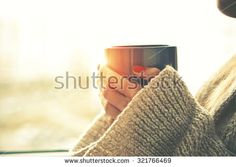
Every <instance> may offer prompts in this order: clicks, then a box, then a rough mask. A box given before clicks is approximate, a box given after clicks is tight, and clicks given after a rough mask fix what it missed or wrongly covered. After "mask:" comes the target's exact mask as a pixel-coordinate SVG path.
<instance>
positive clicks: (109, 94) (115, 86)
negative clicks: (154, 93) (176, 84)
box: [99, 65, 160, 118]
mask: <svg viewBox="0 0 236 167" xmlns="http://www.w3.org/2000/svg"><path fill="white" fill-rule="evenodd" d="M99 72H100V74H102V75H103V76H104V77H103V81H102V83H103V84H101V81H99V86H100V94H99V96H100V100H101V103H102V105H103V107H104V110H105V112H106V113H107V114H108V115H110V116H111V117H112V118H116V116H117V115H119V114H120V113H121V112H122V111H123V110H124V108H125V107H126V106H127V105H128V103H129V102H130V101H131V100H132V98H133V97H134V96H135V94H136V93H137V92H138V91H139V90H140V89H141V88H142V87H141V86H140V85H139V84H134V83H132V82H131V81H130V80H129V79H128V78H125V77H123V76H122V75H120V74H118V73H116V72H115V71H113V70H111V69H110V68H109V67H108V66H106V65H104V66H101V67H100V68H99ZM159 72H160V70H159V69H157V68H144V67H141V66H138V67H137V66H135V67H133V73H134V74H135V75H136V76H138V77H140V76H141V74H142V76H145V77H147V78H153V77H155V76H156V75H158V74H159ZM111 78H112V80H111ZM115 78H116V79H115ZM115 81H116V82H115Z"/></svg>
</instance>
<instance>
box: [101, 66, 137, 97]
mask: <svg viewBox="0 0 236 167" xmlns="http://www.w3.org/2000/svg"><path fill="white" fill-rule="evenodd" d="M99 71H100V78H101V84H102V85H103V86H104V85H105V87H108V88H110V89H114V90H117V91H118V92H120V93H121V94H123V95H125V96H128V97H131V98H132V97H133V96H134V95H135V94H136V93H137V92H138V91H139V90H140V89H141V86H140V85H139V84H137V83H134V82H130V81H129V79H128V77H127V76H122V75H120V74H118V73H116V72H115V71H113V70H111V69H110V68H109V67H108V66H106V65H103V66H100V70H99Z"/></svg>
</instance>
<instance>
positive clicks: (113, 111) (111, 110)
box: [100, 95, 121, 118]
mask: <svg viewBox="0 0 236 167" xmlns="http://www.w3.org/2000/svg"><path fill="white" fill-rule="evenodd" d="M100 99H101V103H102V106H103V108H104V110H105V112H106V114H107V115H109V116H111V117H112V118H116V117H117V115H119V114H120V112H121V111H120V110H118V109H117V108H116V107H115V106H113V105H112V104H110V103H109V102H108V101H107V100H106V99H105V98H104V97H103V96H102V95H101V96H100Z"/></svg>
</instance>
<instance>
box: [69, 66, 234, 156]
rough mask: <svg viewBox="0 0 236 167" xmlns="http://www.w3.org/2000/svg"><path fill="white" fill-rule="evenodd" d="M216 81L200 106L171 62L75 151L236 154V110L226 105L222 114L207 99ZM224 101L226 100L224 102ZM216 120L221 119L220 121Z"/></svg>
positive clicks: (230, 99) (202, 96)
mask: <svg viewBox="0 0 236 167" xmlns="http://www.w3.org/2000/svg"><path fill="white" fill-rule="evenodd" d="M210 83H212V82H208V83H206V84H205V85H204V86H203V87H204V88H203V89H202V93H198V95H197V96H196V99H198V100H199V102H200V104H201V105H200V104H199V103H198V102H197V100H195V98H194V97H193V96H192V95H191V94H190V93H189V91H188V89H187V87H186V85H185V84H184V82H183V81H182V79H181V77H180V76H179V75H178V73H177V72H176V71H175V70H174V69H173V68H172V67H169V66H167V67H166V68H165V69H164V70H163V71H162V72H161V73H160V74H159V75H158V76H157V77H155V78H154V79H153V80H152V81H151V82H150V83H149V84H148V85H147V86H145V87H144V88H143V89H142V90H141V91H139V92H138V93H137V94H136V96H135V97H134V98H133V99H132V101H131V102H130V103H129V105H128V106H127V107H126V108H125V109H124V111H122V113H121V114H120V115H119V116H118V118H117V119H116V120H115V121H114V122H113V121H112V120H111V119H110V118H109V117H108V116H107V115H102V116H100V118H99V119H98V120H97V121H96V122H95V124H94V125H93V126H92V127H91V128H90V130H89V131H88V132H87V133H85V135H83V137H82V138H81V139H80V141H79V143H78V144H77V146H76V147H74V149H73V150H72V152H71V153H72V155H77V156H163V155H168V156H170V155H177V156H192V155H195V156H203V155H210V156H218V155H223V156H225V155H234V153H235V149H236V141H235V139H236V138H235V134H236V133H235V131H236V128H235V127H236V114H235V111H236V110H234V109H235V108H234V107H224V109H225V110H226V109H227V112H226V113H230V114H226V115H225V117H224V118H218V117H217V118H218V119H216V116H215V115H217V114H218V113H219V112H221V111H217V112H213V111H211V112H209V107H206V106H207V105H206V104H208V103H204V102H205V101H204V100H203V99H206V98H207V94H209V93H207V91H210V92H211V93H212V92H213V90H211V89H210V88H207V87H210V86H212V85H211V84H210ZM235 83H236V82H235ZM215 87H216V86H215ZM204 91H205V92H204ZM232 92H234V89H230V90H229V92H228V94H227V95H225V96H227V98H226V97H224V98H225V99H227V100H225V101H227V103H226V104H227V105H228V104H231V103H234V102H235V101H234V98H233V96H234V93H232ZM229 96H230V97H229ZM208 101H209V100H208ZM204 104H205V105H204ZM223 104H224V101H223V100H222V102H221V105H220V106H224V105H223ZM228 106H230V105H228ZM231 106H232V104H231ZM218 108H220V107H218ZM221 109H222V107H221ZM226 118H227V119H226ZM216 120H221V121H220V122H218V124H219V125H216V122H217V121H216ZM216 128H217V129H216Z"/></svg>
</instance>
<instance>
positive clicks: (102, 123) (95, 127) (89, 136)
mask: <svg viewBox="0 0 236 167" xmlns="http://www.w3.org/2000/svg"><path fill="white" fill-rule="evenodd" d="M112 122H113V119H112V118H111V117H110V116H109V115H106V114H100V115H98V117H97V118H96V119H95V120H94V122H93V123H92V125H91V126H90V127H89V129H88V130H87V131H86V133H84V134H83V135H82V136H81V138H80V139H79V142H78V143H77V144H76V145H75V147H73V148H72V149H71V150H70V152H71V154H75V155H77V156H82V155H83V154H84V153H85V152H86V151H87V150H88V149H89V148H90V147H91V146H93V145H94V143H95V142H96V141H97V140H98V139H99V138H100V137H101V136H102V135H103V134H104V132H105V131H106V130H107V129H108V128H109V126H110V125H111V124H112Z"/></svg>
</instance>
